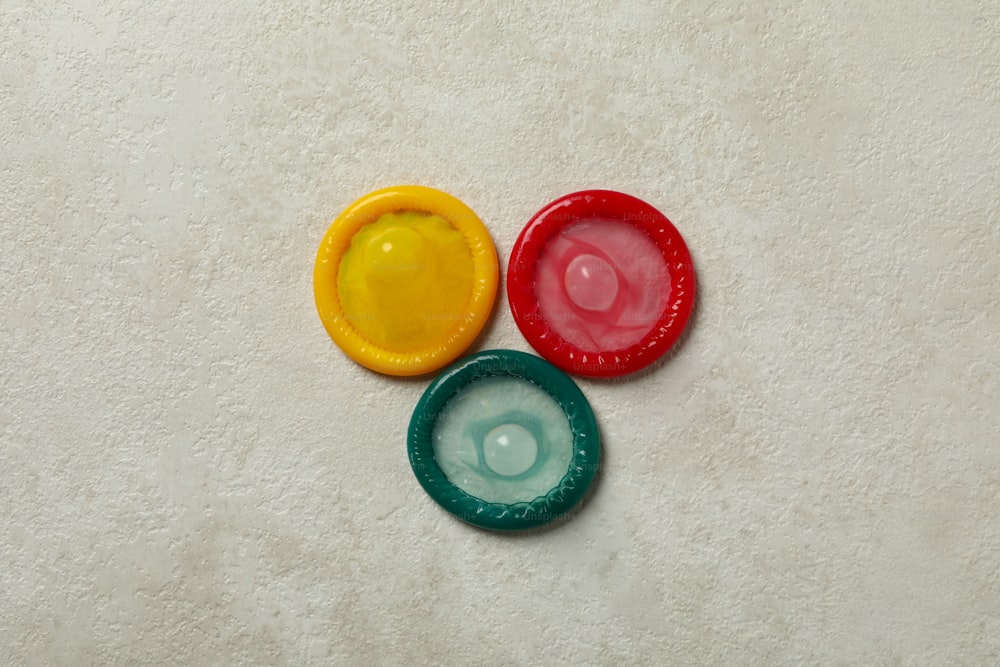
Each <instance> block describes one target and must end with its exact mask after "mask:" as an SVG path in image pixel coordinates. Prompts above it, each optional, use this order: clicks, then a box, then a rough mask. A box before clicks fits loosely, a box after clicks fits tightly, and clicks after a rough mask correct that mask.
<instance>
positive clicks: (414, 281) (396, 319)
mask: <svg viewBox="0 0 1000 667" xmlns="http://www.w3.org/2000/svg"><path fill="white" fill-rule="evenodd" d="M497 276H498V266H497V254H496V248H494V246H493V240H492V239H491V238H490V235H489V232H487V231H486V227H485V226H483V223H482V222H481V221H480V220H479V217H478V216H476V214H475V213H474V212H473V211H472V209H470V208H469V207H468V206H466V205H465V204H463V203H462V202H460V201H459V200H457V199H455V198H454V197H452V196H451V195H448V194H445V193H444V192H441V191H439V190H434V189H432V188H425V187H421V186H416V185H403V186H397V187H391V188H385V189H382V190H377V191H375V192H372V193H370V194H368V195H366V196H364V197H362V198H361V199H359V200H358V201H356V202H354V203H353V204H351V205H350V206H349V207H347V209H346V210H345V211H344V212H343V213H341V214H340V215H339V216H338V217H337V219H336V220H334V221H333V224H332V225H330V228H329V229H328V230H327V232H326V236H324V237H323V242H322V243H321V244H320V247H319V252H318V253H317V255H316V267H315V270H314V271H313V289H314V291H315V294H316V308H317V309H318V310H319V316H320V319H321V320H322V321H323V326H324V327H326V330H327V332H328V333H329V334H330V337H331V338H333V341H334V342H335V343H336V344H337V345H338V346H339V347H340V348H341V349H342V350H343V351H344V352H345V353H346V354H347V356H349V357H350V358H351V359H353V360H354V361H356V362H358V363H359V364H361V365H362V366H366V367H367V368H370V369H372V370H374V371H378V372H380V373H387V374H389V375H421V374H424V373H429V372H431V371H434V370H437V369H438V368H441V367H442V366H444V365H446V364H448V363H449V362H451V361H453V360H455V359H456V358H457V357H458V356H459V355H460V354H462V352H464V351H465V350H466V349H467V348H468V347H469V346H470V345H471V344H472V342H473V341H474V340H475V339H476V336H477V335H479V332H480V331H481V330H482V328H483V325H484V324H486V320H487V319H488V318H489V315H490V312H491V311H492V310H493V301H494V299H495V298H496V291H497Z"/></svg>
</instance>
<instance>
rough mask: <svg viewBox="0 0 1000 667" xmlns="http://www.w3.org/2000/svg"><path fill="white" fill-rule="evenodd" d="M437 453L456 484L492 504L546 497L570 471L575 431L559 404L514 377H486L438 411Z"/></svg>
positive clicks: (443, 469) (451, 479) (537, 388)
mask: <svg viewBox="0 0 1000 667" xmlns="http://www.w3.org/2000/svg"><path fill="white" fill-rule="evenodd" d="M433 447H434V458H435V460H436V461H437V462H438V465H439V466H440V467H441V470H442V471H443V472H444V474H445V475H446V476H447V477H448V479H449V480H450V481H451V483H452V484H454V485H455V486H457V487H458V488H460V489H462V490H463V491H465V492H466V493H468V494H469V495H471V496H475V497H476V498H480V499H482V500H485V501H487V502H490V503H507V504H512V503H523V502H530V501H532V500H534V499H535V498H538V497H539V496H544V495H545V494H546V493H548V492H549V491H550V490H551V489H552V488H553V487H555V486H556V485H557V484H558V483H559V480H561V479H562V478H563V476H564V475H565V474H566V472H567V471H568V470H569V463H570V461H571V460H572V458H573V432H572V431H570V427H569V420H568V419H567V418H566V414H565V413H564V412H563V410H562V408H561V407H559V404H558V403H556V402H555V400H554V399H553V398H552V397H551V396H549V395H548V394H547V393H546V392H545V391H543V390H542V389H540V388H539V387H538V386H536V385H534V384H532V383H531V382H528V381H526V380H521V379H518V378H513V377H509V376H508V377H487V378H484V379H481V380H478V381H476V382H474V383H472V384H470V385H468V386H467V387H466V388H465V389H463V390H462V391H461V392H460V393H459V394H457V395H456V396H455V397H453V398H452V399H451V400H450V401H448V403H447V404H446V405H445V406H444V408H443V409H442V411H441V413H440V414H439V415H438V419H437V423H436V424H435V426H434V432H433Z"/></svg>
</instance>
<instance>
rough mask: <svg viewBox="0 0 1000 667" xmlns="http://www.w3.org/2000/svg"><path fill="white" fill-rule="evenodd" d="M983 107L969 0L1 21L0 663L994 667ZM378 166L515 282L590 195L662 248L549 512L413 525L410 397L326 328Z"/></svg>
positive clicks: (279, 6)
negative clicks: (602, 192) (678, 262)
mask: <svg viewBox="0 0 1000 667" xmlns="http://www.w3.org/2000/svg"><path fill="white" fill-rule="evenodd" d="M844 4H848V5H849V7H845V6H844ZM998 91H1000V5H998V4H997V3H996V2H992V1H986V0H956V1H955V2H928V1H925V0H914V1H910V2H902V1H898V0H889V1H888V2H874V1H871V2H858V3H829V2H821V1H820V0H800V1H795V2H792V1H788V2H784V1H777V0H765V1H762V2H747V3H735V2H733V3H729V2H707V1H705V2H701V1H697V0H678V1H674V2H664V3H643V2H639V1H638V0H632V1H625V2H620V3H610V2H566V3H539V2H500V1H498V0H487V1H485V2H459V1H457V0H451V1H437V2H435V1H421V2H397V3H388V2H372V1H371V0H367V1H364V2H362V1H355V0H345V1H343V2H338V3H321V2H314V1H304V2H278V1H262V2H245V1H242V0H214V1H213V2H200V1H198V2H195V1H192V0H177V1H174V2H160V3H149V2H138V1H135V0H118V1H116V2H98V1H95V0H89V1H88V0H79V1H77V2H61V1H60V2H32V1H29V0H0V474H2V482H0V516H2V520H0V664H4V665H22V664H25V665H49V664H55V665H117V664H185V665H210V664H247V665H249V664H259V665H265V664H266V665H312V664H316V665H324V664H339V665H352V666H353V665H477V664H490V665H501V664H523V665H563V664H564V665H654V664H659V665H666V664H712V665H715V664H739V665H746V664H757V665H779V664H873V665H991V664H994V665H995V664H998V663H1000V416H998V411H997V407H998V396H1000V336H998V332H1000V308H998V294H1000V252H998V250H1000V207H998V200H1000V123H998V119H1000V92H998ZM399 183H419V184H423V185H429V186H432V187H436V188H439V189H442V190H445V191H447V192H449V193H451V194H453V195H455V196H457V197H459V198H460V199H462V200H463V201H464V202H466V203H467V204H468V205H469V206H471V207H472V208H473V209H474V210H475V211H476V212H477V213H478V214H479V215H480V216H481V217H482V219H483V220H484V222H485V223H486V225H487V226H488V227H489V229H490V232H491V234H492V235H493V238H494V240H495V242H496V245H497V249H498V252H499V255H500V258H501V262H502V264H503V265H504V266H505V265H506V259H507V258H508V257H509V254H510V250H511V246H512V244H513V241H514V239H515V238H516V235H517V233H518V231H519V230H520V229H521V227H522V226H523V225H524V224H525V222H526V221H527V220H528V219H529V217H530V216H531V215H532V214H533V213H534V212H535V211H536V210H538V208H540V207H541V206H542V205H543V204H545V203H546V202H548V201H549V200H551V199H553V198H555V197H557V196H560V195H562V194H565V193H568V192H571V191H574V190H580V189H585V188H594V187H600V188H608V189H616V190H622V191H625V192H628V193H631V194H633V195H636V196H638V197H641V198H642V199H645V200H647V201H649V202H650V203H652V204H653V205H655V206H657V207H658V208H660V209H661V210H663V211H664V212H665V213H666V214H667V215H668V216H669V217H670V218H671V219H672V220H673V222H674V223H675V225H676V226H677V227H678V229H679V230H680V231H681V233H682V234H683V235H684V236H685V238H686V239H687V242H688V245H689V246H690V248H691V251H692V254H693V256H694V261H695V265H696V270H697V273H698V278H699V281H700V283H699V288H700V292H699V299H698V305H697V310H696V313H695V316H694V319H693V321H692V322H691V326H690V330H689V334H688V335H687V336H686V338H685V339H684V341H683V342H682V344H681V345H679V346H678V347H677V349H676V350H675V352H674V353H673V354H672V355H671V357H670V358H669V359H668V360H667V361H666V362H665V363H663V364H661V365H659V366H657V367H656V368H654V369H653V370H652V371H650V372H646V373H641V374H639V375H638V376H636V377H631V378H628V379H625V380H622V381H590V380H580V381H579V384H580V386H581V388H582V389H583V391H584V392H585V394H586V395H587V397H588V398H589V400H590V402H591V404H592V405H593V407H594V410H595V412H596V414H597V417H598V419H599V422H600V426H601V430H602V434H603V438H604V456H605V459H604V465H603V467H602V470H601V472H600V476H599V480H598V483H597V486H596V488H595V490H594V492H593V494H592V495H591V496H590V497H589V498H588V499H587V501H586V503H585V505H584V506H583V508H582V510H581V511H580V512H579V513H578V514H576V516H575V517H574V518H573V519H572V520H571V521H568V522H565V523H563V524H561V525H559V526H558V527H556V528H555V529H552V530H549V531H544V532H539V533H532V534H528V535H520V536H512V535H495V534H491V533H485V532H482V531H479V530H476V529H473V528H470V527H468V526H466V525H464V524H461V523H459V522H458V521H456V520H454V519H453V518H452V517H451V516H450V515H448V514H447V513H445V512H444V511H443V510H442V509H440V508H439V507H438V506H437V505H435V504H434V503H433V502H432V501H431V500H430V499H429V498H428V497H427V496H426V495H425V494H424V492H423V491H422V490H421V488H420V487H419V485H418V484H417V482H416V480H415V478H414V477H413V474H412V473H411V471H410V469H409V465H408V462H407V458H406V450H405V428H406V424H407V421H408V419H409V416H410V412H411V411H412V409H413V407H414V405H415V403H416V401H417V399H418V398H419V396H420V395H421V393H422V392H423V390H424V388H425V387H426V386H427V384H428V382H429V379H428V378H421V379H417V380H400V379H391V378H388V377H384V376H379V375H375V374H373V373H370V372H368V371H366V370H364V369H363V368H361V367H359V366H357V365H356V364H354V363H353V362H351V361H349V360H348V359H347V358H346V357H345V356H344V355H343V354H342V353H341V352H340V350H339V349H338V348H336V347H335V346H334V345H333V343H332V342H331V341H330V339H329V337H328V336H327V334H326V333H325V332H324V330H323V328H322V326H321V325H320V322H319V319H318V317H317V315H316V310H315V307H314V304H313V296H312V285H311V271H312V264H313V261H314V257H315V252H316V248H317V246H318V243H319V241H320V239H321V238H322V235H323V233H324V231H325V230H326V228H327V226H328V225H329V223H330V221H331V220H332V219H333V217H334V216H335V215H336V214H337V213H338V212H339V211H341V210H342V209H343V208H344V207H345V206H347V205H348V204H349V203H350V202H352V201H353V200H354V199H356V198H357V197H359V196H361V195H362V194H364V193H366V192H368V191H370V190H373V189H376V188H379V187H384V186H388V185H393V184H399ZM496 347H500V348H513V349H518V350H525V351H530V348H529V347H528V345H527V344H526V342H525V341H524V339H523V338H522V337H521V335H520V333H519V332H518V330H517V328H516V326H515V324H514V322H513V320H512V318H511V315H510V312H509V310H508V309H507V306H506V300H505V297H503V296H502V295H501V299H500V300H499V301H498V306H497V311H496V316H495V318H494V319H493V321H492V322H491V323H490V325H489V327H488V329H487V330H486V331H485V332H484V334H483V336H482V338H481V339H480V341H479V342H478V343H477V344H476V347H475V348H474V349H487V348H496Z"/></svg>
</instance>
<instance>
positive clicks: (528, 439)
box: [483, 424, 538, 477]
mask: <svg viewBox="0 0 1000 667" xmlns="http://www.w3.org/2000/svg"><path fill="white" fill-rule="evenodd" d="M483 458H485V459H486V465H488V466H489V467H490V470H492V471H493V472H495V473H497V474H498V475H504V476H505V477H512V476H514V475H520V474H521V473H525V472H527V471H528V470H530V469H531V466H533V465H535V460H536V459H538V442H537V441H536V440H535V436H533V435H531V431H529V430H528V429H526V428H524V427H523V426H521V425H520V424H501V425H500V426H497V427H496V428H495V429H493V430H492V431H490V432H489V433H487V434H486V437H485V438H484V439H483Z"/></svg>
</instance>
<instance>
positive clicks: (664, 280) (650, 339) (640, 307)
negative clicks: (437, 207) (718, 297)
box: [507, 190, 695, 377]
mask: <svg viewBox="0 0 1000 667" xmlns="http://www.w3.org/2000/svg"><path fill="white" fill-rule="evenodd" d="M507 295H508V299H509V302H510V309H511V313H512V314H513V315H514V321H515V322H516V323H517V326H518V328H519V329H520V330H521V333H523V334H524V337H525V338H526V339H527V340H528V342H529V343H530V344H531V345H532V347H534V348H535V350H537V351H538V353H539V354H540V355H542V356H543V357H544V358H546V359H547V360H549V361H550V362H552V363H553V364H555V365H556V366H558V367H559V368H561V369H563V370H564V371H566V372H569V373H574V374H577V375H587V376H593V377H609V376H617V375H624V374H627V373H632V372H635V371H637V370H639V369H641V368H644V367H646V366H648V365H649V364H652V363H653V362H655V361H656V360H657V359H659V358H660V357H661V356H662V355H663V354H665V353H666V352H667V350H669V349H670V348H671V347H672V346H673V345H674V343H675V342H676V341H677V339H678V338H679V337H680V335H681V332H682V331H683V330H684V327H685V325H686V324H687V322H688V319H689V317H690V315H691V311H692V309H693V307H694V295H695V274H694V267H693V265H692V262H691V254H690V253H689V252H688V248H687V245H686V244H685V243H684V239H683V238H682V237H681V235H680V233H679V232H678V231H677V229H676V228H675V227H674V225H673V224H672V223H671V222H670V220H668V219H667V217H666V216H665V215H663V213H661V212H660V211H658V210H656V209H655V208H653V206H651V205H649V204H647V203H646V202H644V201H642V200H641V199H637V198H635V197H632V196H630V195H627V194H623V193H621V192H613V191H610V190H586V191H582V192H575V193H573V194H569V195H566V196H564V197H560V198H559V199H556V200H555V201H553V202H551V203H550V204H548V205H547V206H545V207H544V208H543V209H542V210H540V211H539V212H538V213H536V214H535V215H534V217H532V218H531V220H530V221H529V222H528V224H527V225H526V226H525V227H524V229H523V230H522V231H521V234H520V235H519V236H518V239H517V241H516V243H515V244H514V248H513V251H512V252H511V259H510V264H509V266H508V269H507Z"/></svg>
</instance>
